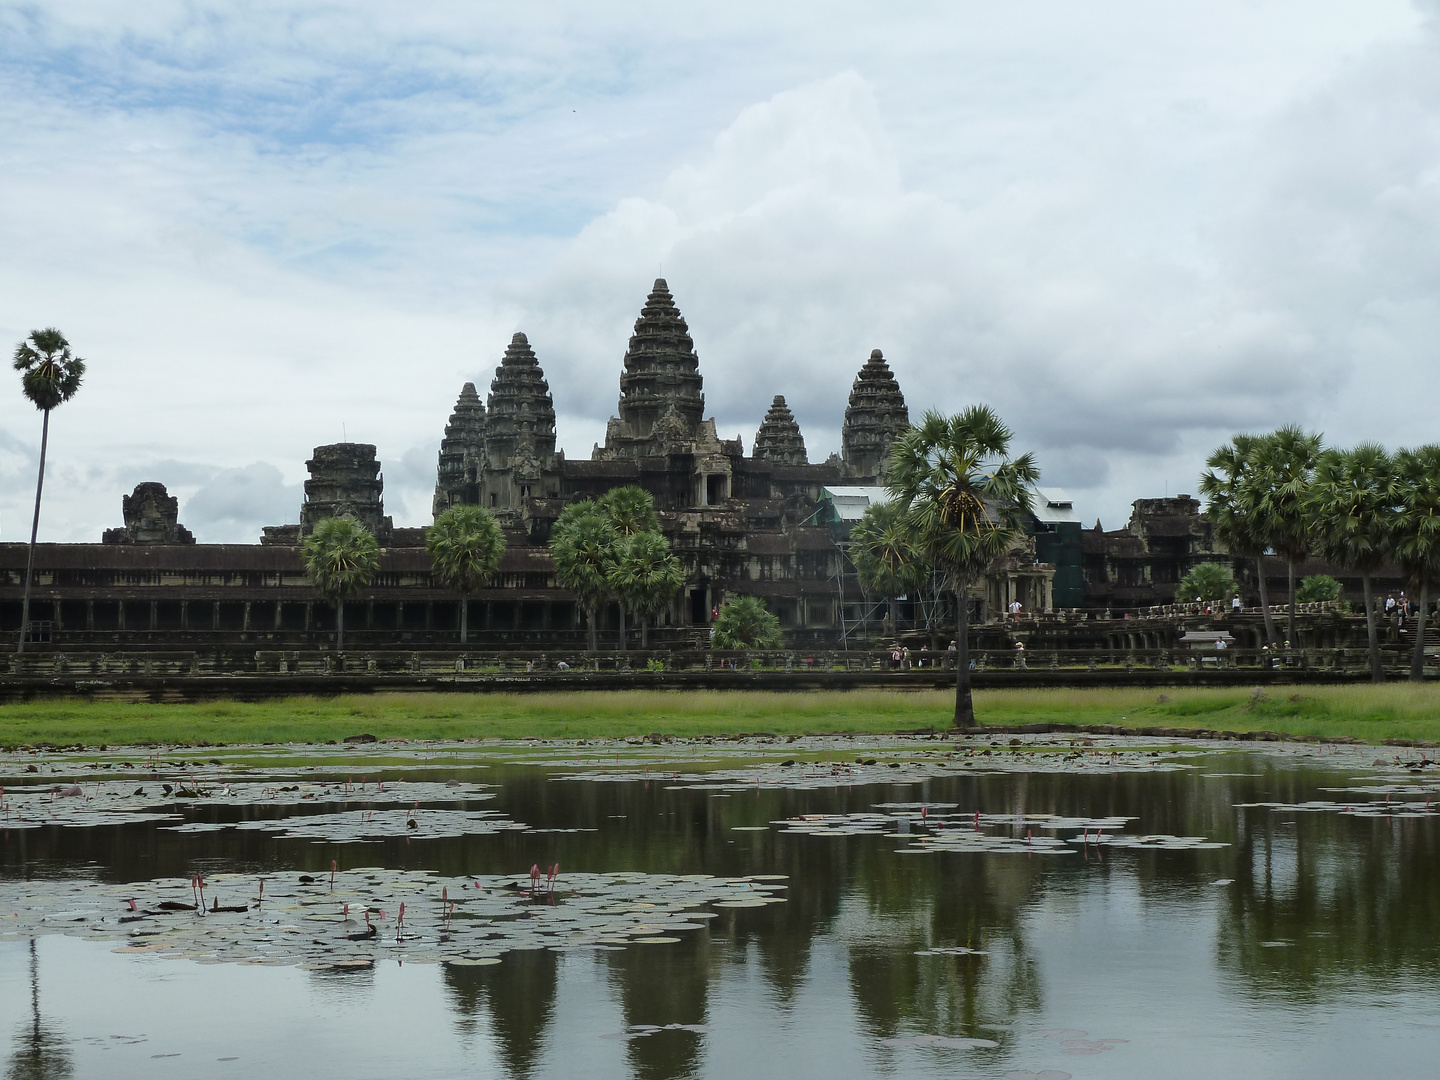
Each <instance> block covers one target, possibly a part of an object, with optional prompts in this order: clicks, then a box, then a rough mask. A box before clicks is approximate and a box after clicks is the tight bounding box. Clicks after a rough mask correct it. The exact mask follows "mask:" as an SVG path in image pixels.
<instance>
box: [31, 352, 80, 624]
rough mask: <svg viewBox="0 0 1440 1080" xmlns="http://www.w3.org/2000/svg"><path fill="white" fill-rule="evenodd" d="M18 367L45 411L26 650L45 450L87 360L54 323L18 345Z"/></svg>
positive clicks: (36, 485) (34, 522)
mask: <svg viewBox="0 0 1440 1080" xmlns="http://www.w3.org/2000/svg"><path fill="white" fill-rule="evenodd" d="M15 370H16V371H19V372H23V374H22V375H21V376H20V385H21V387H22V388H23V389H24V391H25V396H26V397H27V398H29V399H30V401H31V402H32V403H33V404H34V406H35V407H36V408H37V409H39V410H40V411H41V412H42V413H44V416H45V418H44V420H42V421H41V423H40V475H39V477H38V479H36V481H35V517H34V518H33V519H32V520H31V522H30V551H29V554H28V555H27V556H26V559H25V590H24V592H23V593H22V594H21V600H20V641H19V643H18V644H17V645H16V646H15V651H16V652H17V653H23V652H24V651H25V633H26V631H27V630H28V629H29V626H30V581H31V579H32V578H33V577H34V575H35V539H36V537H37V536H38V535H39V532H40V494H41V492H42V491H44V489H45V452H46V450H47V448H48V446H49V442H50V410H52V409H54V408H56V407H57V406H59V405H63V404H65V402H67V401H69V400H70V399H71V398H72V397H74V396H75V392H76V391H77V390H79V389H80V381H81V380H82V379H83V378H84V377H85V361H84V360H82V359H80V357H78V356H76V355H74V354H73V353H72V352H71V351H70V343H69V342H68V341H66V340H65V335H64V334H62V333H61V332H60V331H59V330H56V329H55V328H54V327H53V326H52V327H49V328H48V329H45V330H32V331H30V336H29V337H28V338H26V339H25V340H24V341H22V342H20V344H18V345H16V346H15Z"/></svg>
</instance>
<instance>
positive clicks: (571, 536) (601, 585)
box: [550, 499, 617, 652]
mask: <svg viewBox="0 0 1440 1080" xmlns="http://www.w3.org/2000/svg"><path fill="white" fill-rule="evenodd" d="M616 540H617V537H616V535H615V529H614V527H613V526H612V525H611V524H610V518H609V515H607V514H606V513H604V512H603V511H602V510H601V509H600V508H599V507H598V506H596V504H595V503H593V502H591V501H589V500H588V499H587V500H585V501H583V502H577V503H571V504H570V505H569V506H567V507H565V509H564V510H562V511H561V512H560V517H559V518H558V519H557V520H556V522H555V527H554V529H552V530H551V533H550V554H551V556H552V557H553V558H554V560H555V581H556V583H557V584H559V586H560V587H561V588H562V589H569V590H570V591H571V592H573V593H574V594H575V597H576V599H578V600H579V601H580V606H581V608H583V609H584V611H585V615H586V619H587V621H588V622H589V625H590V651H591V652H595V651H596V650H597V649H599V647H600V646H599V644H598V640H597V638H598V635H597V633H596V626H595V622H596V617H597V614H598V612H599V610H600V607H601V605H603V604H604V603H605V601H606V600H608V599H610V596H611V587H610V570H611V567H613V566H614V563H615V544H616Z"/></svg>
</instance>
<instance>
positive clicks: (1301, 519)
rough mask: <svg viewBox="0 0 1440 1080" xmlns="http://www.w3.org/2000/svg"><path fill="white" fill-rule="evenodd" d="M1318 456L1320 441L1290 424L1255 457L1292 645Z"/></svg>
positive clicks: (1269, 437) (1264, 520)
mask: <svg viewBox="0 0 1440 1080" xmlns="http://www.w3.org/2000/svg"><path fill="white" fill-rule="evenodd" d="M1321 450H1322V443H1321V437H1320V435H1318V434H1317V433H1315V432H1313V431H1304V430H1302V429H1301V428H1299V427H1296V426H1295V425H1294V424H1289V425H1286V426H1285V427H1282V428H1276V429H1275V430H1274V431H1273V432H1271V433H1270V434H1269V435H1267V436H1265V437H1264V438H1263V439H1261V440H1260V442H1259V443H1258V444H1257V446H1256V448H1255V454H1254V459H1255V464H1256V466H1257V471H1258V474H1259V479H1260V482H1261V491H1260V499H1259V509H1260V517H1259V520H1260V523H1261V528H1262V530H1263V532H1264V535H1265V538H1266V539H1267V540H1268V541H1269V544H1270V547H1272V548H1273V549H1274V550H1275V553H1276V554H1277V555H1279V556H1280V557H1281V558H1283V559H1284V560H1285V564H1286V567H1287V569H1288V571H1289V589H1288V605H1289V610H1288V611H1287V613H1286V631H1285V636H1286V637H1287V638H1289V640H1291V641H1295V571H1296V568H1297V567H1299V565H1300V564H1301V563H1303V562H1304V561H1305V560H1306V559H1308V558H1309V557H1310V544H1311V536H1312V529H1313V526H1314V524H1315V522H1314V519H1313V517H1312V515H1311V513H1310V510H1309V509H1308V507H1309V501H1308V492H1309V487H1310V481H1311V478H1312V477H1313V476H1314V473H1315V466H1316V465H1317V464H1318V463H1319V460H1320V454H1321Z"/></svg>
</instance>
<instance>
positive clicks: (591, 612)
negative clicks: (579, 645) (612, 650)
mask: <svg viewBox="0 0 1440 1080" xmlns="http://www.w3.org/2000/svg"><path fill="white" fill-rule="evenodd" d="M597 618H598V614H597V612H596V610H595V608H594V607H593V606H592V607H587V608H586V609H585V621H586V622H587V623H589V624H590V651H591V652H592V653H593V652H599V650H600V644H599V640H598V639H599V634H598V633H597V631H596V629H595V620H596V619H597Z"/></svg>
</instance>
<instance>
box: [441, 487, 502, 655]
mask: <svg viewBox="0 0 1440 1080" xmlns="http://www.w3.org/2000/svg"><path fill="white" fill-rule="evenodd" d="M425 549H426V550H427V551H428V552H429V553H430V565H431V572H432V573H433V574H434V575H435V577H436V578H437V579H438V580H439V581H441V582H443V583H444V585H445V586H446V588H449V589H453V590H455V592H457V593H459V594H460V644H462V645H464V644H465V642H466V640H467V638H468V637H469V631H470V596H471V594H472V593H475V592H478V591H479V590H480V589H481V587H483V586H484V585H485V583H486V582H487V581H489V580H490V578H491V577H492V576H493V575H494V573H495V571H496V570H498V569H499V568H500V559H501V557H502V556H503V555H504V554H505V535H504V533H502V532H501V531H500V524H499V522H497V521H496V520H495V515H494V514H492V513H490V511H489V510H486V509H485V508H484V507H483V506H464V505H458V506H452V507H450V508H449V509H448V510H446V511H444V512H443V513H442V514H441V515H440V516H439V517H437V518H436V519H435V524H434V525H431V526H430V528H428V529H426V530H425Z"/></svg>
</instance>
